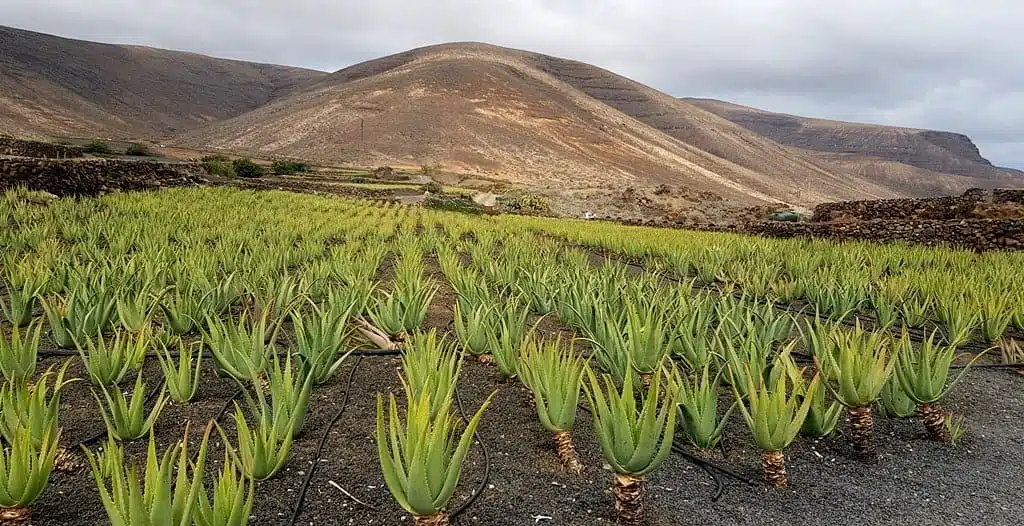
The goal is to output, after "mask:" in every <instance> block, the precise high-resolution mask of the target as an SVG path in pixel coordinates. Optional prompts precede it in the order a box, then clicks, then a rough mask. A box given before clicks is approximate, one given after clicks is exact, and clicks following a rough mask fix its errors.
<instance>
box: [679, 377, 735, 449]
mask: <svg viewBox="0 0 1024 526" xmlns="http://www.w3.org/2000/svg"><path fill="white" fill-rule="evenodd" d="M721 381H722V372H721V371H720V372H718V374H715V375H714V378H712V376H711V365H710V364H706V365H704V367H703V369H701V374H700V376H699V377H697V378H695V379H692V380H691V379H690V378H689V377H688V376H686V375H679V386H680V392H679V422H680V424H681V425H680V428H681V429H682V431H683V436H685V437H686V439H687V440H688V441H689V442H690V444H692V445H693V447H695V448H696V449H697V451H698V452H700V454H701V455H703V456H705V457H707V456H710V454H711V451H712V450H713V449H714V448H715V447H717V446H718V443H719V441H721V439H722V429H724V428H725V424H726V422H728V420H729V416H730V415H732V412H733V410H734V409H736V404H733V405H731V406H729V409H728V410H727V411H726V412H725V414H724V415H722V418H721V419H719V417H718V391H719V387H720V386H721Z"/></svg>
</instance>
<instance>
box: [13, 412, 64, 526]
mask: <svg viewBox="0 0 1024 526" xmlns="http://www.w3.org/2000/svg"><path fill="white" fill-rule="evenodd" d="M7 440H8V443H7V444H4V445H3V446H0V524H17V523H19V522H23V521H26V520H28V517H29V506H31V505H32V503H33V502H35V501H36V499H38V498H39V497H40V496H41V495H42V494H43V490H45V489H46V486H47V484H48V483H49V480H50V473H51V472H52V471H53V465H54V462H55V459H56V457H57V449H58V447H59V443H60V431H55V430H48V431H47V432H46V433H45V434H44V435H43V437H42V440H41V441H39V443H36V441H35V440H34V439H33V438H32V433H31V431H30V430H29V429H28V428H19V429H18V430H17V431H16V432H15V434H14V436H13V437H9V438H8V439H7Z"/></svg>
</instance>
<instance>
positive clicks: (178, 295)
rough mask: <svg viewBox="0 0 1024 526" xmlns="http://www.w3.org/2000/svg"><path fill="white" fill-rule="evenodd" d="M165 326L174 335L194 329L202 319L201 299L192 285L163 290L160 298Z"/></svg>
mask: <svg viewBox="0 0 1024 526" xmlns="http://www.w3.org/2000/svg"><path fill="white" fill-rule="evenodd" d="M159 305H160V310H161V311H162V312H163V313H164V321H165V323H166V328H167V329H168V330H169V331H170V332H171V334H174V335H178V336H180V335H182V334H187V333H190V332H192V331H193V330H195V328H196V325H197V324H198V323H199V322H201V321H202V319H203V316H202V314H201V312H202V310H203V299H202V296H200V294H199V293H198V292H197V291H195V290H193V288H192V287H185V288H182V287H178V286H176V287H174V288H172V289H171V290H170V291H168V292H165V293H164V295H163V297H162V298H161V300H160V304H159Z"/></svg>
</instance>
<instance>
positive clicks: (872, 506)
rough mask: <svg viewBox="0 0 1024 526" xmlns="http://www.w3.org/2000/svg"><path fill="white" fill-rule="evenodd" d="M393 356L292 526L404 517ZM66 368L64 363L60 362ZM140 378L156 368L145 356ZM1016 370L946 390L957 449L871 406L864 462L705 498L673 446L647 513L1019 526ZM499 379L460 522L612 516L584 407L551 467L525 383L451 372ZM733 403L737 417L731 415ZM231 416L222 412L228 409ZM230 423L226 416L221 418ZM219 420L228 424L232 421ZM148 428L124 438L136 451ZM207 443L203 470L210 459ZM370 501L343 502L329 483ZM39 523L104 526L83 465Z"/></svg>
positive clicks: (469, 394) (1021, 405)
mask: <svg viewBox="0 0 1024 526" xmlns="http://www.w3.org/2000/svg"><path fill="white" fill-rule="evenodd" d="M355 363H356V359H354V358H353V359H351V360H350V361H349V363H348V365H347V366H346V367H345V369H344V370H343V371H342V372H341V373H340V374H339V375H338V376H336V377H335V379H334V380H333V381H332V382H331V383H330V384H328V385H325V386H323V387H321V388H319V389H318V390H317V391H316V392H315V394H314V397H313V400H312V408H311V413H310V416H309V420H308V422H307V428H306V432H305V434H304V435H303V437H302V438H301V439H300V440H299V441H297V442H296V444H295V447H294V449H293V454H292V459H291V462H290V463H289V466H288V467H287V468H286V470H285V471H284V472H283V473H282V474H281V475H280V476H278V477H277V478H275V479H273V480H270V481H267V482H264V483H261V484H260V485H259V488H258V498H257V500H256V506H255V509H254V512H253V513H254V518H253V524H264V525H271V524H283V523H286V520H287V519H288V517H289V516H290V513H291V511H292V507H293V505H294V502H295V498H296V494H297V491H298V489H299V488H300V487H301V484H302V481H303V478H304V476H305V475H306V472H307V470H308V469H309V466H310V463H311V461H312V459H313V455H314V454H315V451H316V447H317V444H318V441H319V439H320V437H321V436H322V434H323V432H324V430H325V429H326V428H327V424H328V423H329V421H330V420H331V418H333V416H334V414H335V413H336V411H337V408H338V407H339V406H340V404H341V402H342V399H343V398H344V391H345V387H346V385H347V380H348V375H349V373H350V371H351V367H353V366H354V365H355ZM397 366H398V360H397V359H395V358H364V359H363V360H362V361H361V362H360V364H359V368H358V370H357V371H356V374H355V377H354V379H355V381H354V383H353V388H352V392H351V393H350V400H349V405H348V407H347V409H346V410H345V412H344V414H343V416H342V418H341V420H339V422H338V424H337V425H336V426H335V427H334V429H333V430H332V432H331V436H330V438H329V440H328V442H327V447H326V455H325V456H324V458H322V459H321V462H320V465H319V469H318V471H317V473H316V475H315V477H314V479H313V481H312V484H311V486H310V489H309V492H308V494H307V496H306V503H305V507H304V509H303V512H302V514H301V515H300V520H299V522H298V523H299V524H309V525H319V524H405V523H407V521H403V517H404V518H405V519H408V517H407V514H405V513H404V512H403V511H402V510H401V509H400V508H398V506H397V505H396V504H395V503H394V501H393V500H392V499H391V498H390V496H389V495H388V493H387V490H386V488H385V487H384V486H383V479H382V477H381V475H380V469H379V465H378V464H377V460H376V451H375V445H374V442H373V439H372V433H373V427H374V419H375V396H376V393H377V392H385V393H386V392H387V391H389V390H396V389H398V388H399V386H398V382H397V378H396V375H395V369H396V367H397ZM72 370H75V366H73V369H72ZM146 374H147V378H148V377H150V376H151V375H155V374H157V371H156V369H155V363H152V364H149V365H147V368H146ZM204 381H205V384H204V386H203V392H202V398H201V400H200V401H199V402H197V403H195V404H192V405H190V406H186V407H181V406H176V405H171V406H169V407H168V408H167V409H166V412H165V413H164V414H163V416H162V417H161V419H160V423H159V427H158V433H157V438H158V445H159V446H163V445H166V444H168V443H170V442H172V441H173V440H174V439H176V438H177V437H180V436H181V433H182V430H183V427H184V422H185V421H186V420H188V419H191V420H192V422H193V438H194V439H198V435H199V434H200V433H201V429H199V428H200V427H201V424H202V423H203V422H205V420H206V419H208V418H211V417H212V416H213V415H215V414H216V413H217V412H218V411H219V410H220V408H221V407H222V405H223V403H224V401H225V400H226V399H227V398H228V397H230V396H231V395H232V394H233V393H234V390H235V388H234V385H233V384H232V383H231V382H230V381H227V380H223V379H217V378H215V377H214V376H213V374H212V371H210V372H209V373H208V374H207V375H206V377H205V378H204ZM1022 381H1024V380H1022V378H1021V377H1020V376H1019V375H1015V374H1011V373H1008V372H1006V371H1000V370H980V369H979V370H975V371H973V372H972V373H971V374H970V377H969V378H968V380H967V381H965V382H964V383H963V384H961V385H960V387H959V388H958V389H957V390H956V391H955V392H954V393H953V395H951V397H950V399H949V407H950V408H951V409H954V410H957V411H962V412H963V413H965V414H966V415H967V418H968V422H969V423H970V426H971V432H970V434H969V435H968V438H967V440H966V441H965V442H964V443H963V444H961V445H960V446H958V447H951V446H944V445H941V444H937V443H934V442H931V441H929V440H927V439H925V438H924V437H923V435H922V431H923V428H922V426H921V425H920V424H919V423H917V422H915V421H893V420H883V419H876V442H875V444H876V447H877V449H878V451H879V453H880V457H879V459H878V460H877V461H876V462H875V463H873V464H863V463H860V462H858V461H855V460H853V452H852V450H851V448H850V447H849V445H848V444H847V443H846V442H845V441H844V440H843V439H842V438H841V437H836V438H832V439H827V440H823V441H818V442H813V441H809V440H800V441H799V442H798V443H797V444H795V445H794V447H793V448H791V450H790V451H789V452H788V455H787V457H788V462H789V465H788V468H789V472H790V476H791V487H790V488H789V489H787V490H769V489H767V488H764V487H761V486H757V487H750V486H747V485H744V484H742V483H739V482H736V481H733V480H731V479H724V480H723V482H724V483H725V493H724V495H723V496H722V498H721V499H720V500H719V501H718V502H716V503H713V502H711V500H710V499H711V497H712V496H713V494H714V489H715V486H714V484H713V482H712V480H711V479H710V477H709V476H708V475H707V474H706V473H704V472H703V471H702V470H700V469H698V468H696V467H695V466H694V465H692V464H691V463H690V462H689V461H687V460H686V459H684V458H682V457H679V456H672V457H670V458H669V459H668V460H667V461H666V462H665V464H664V465H663V466H662V467H661V468H660V469H659V470H658V471H657V472H655V473H654V474H653V475H651V477H650V485H649V489H650V500H649V505H650V516H651V521H650V523H651V524H659V525H661V524H664V525H670V524H673V525H674V524H704V523H710V522H713V523H716V524H766V523H779V524H808V525H810V524H822V523H823V522H824V523H832V524H852V523H862V524H895V523H910V522H913V523H914V524H969V523H975V524H1018V523H1019V522H1018V516H1017V514H1018V512H1019V510H1020V509H1021V506H1022V505H1024V496H1022V495H1021V494H1020V492H1019V481H1020V480H1024V463H1022V462H1021V460H1020V457H1021V453H1022V452H1024V422H1022V420H1021V419H1020V415H1021V414H1024V397H1022V396H1021V394H1020V393H1021V387H1022ZM495 389H497V390H498V395H497V397H496V398H495V400H494V402H493V404H492V406H491V408H490V409H489V410H488V412H487V414H486V416H485V417H484V420H483V423H482V425H481V427H480V430H479V432H480V436H481V438H482V439H483V441H484V442H485V444H486V446H487V448H488V449H489V451H490V454H491V463H492V465H491V475H490V480H489V483H488V485H487V487H486V489H485V491H484V493H483V494H482V495H481V497H480V498H479V499H478V500H477V501H476V502H475V503H474V504H473V505H472V507H470V508H468V509H467V510H466V511H465V512H464V513H463V514H462V515H461V516H460V517H458V521H457V523H459V524H488V525H520V524H534V523H535V521H536V520H537V517H551V518H552V519H551V520H550V521H548V520H543V519H542V520H541V522H540V523H539V524H566V525H569V524H572V525H586V524H595V523H604V522H611V519H610V518H611V513H612V497H611V495H610V493H609V492H608V490H607V488H608V487H609V486H610V481H611V474H610V473H609V472H607V471H605V470H603V469H602V468H601V456H600V450H599V448H598V446H597V443H596V441H595V438H594V436H593V432H592V423H591V420H590V417H589V415H587V414H581V415H580V417H579V422H578V430H577V432H576V441H577V447H578V449H579V452H580V455H581V458H582V461H583V462H584V463H585V464H586V466H587V470H586V472H585V473H584V475H583V476H582V477H573V476H569V475H567V474H565V473H562V472H561V471H560V469H559V463H558V461H557V458H556V457H555V454H554V447H553V441H552V440H551V437H550V436H548V435H547V433H545V432H544V431H543V430H542V428H541V427H540V425H539V423H537V420H536V416H535V414H534V412H533V408H532V406H530V405H529V397H528V394H527V392H526V391H525V390H524V389H523V388H522V387H521V386H520V385H518V384H514V383H505V382H503V381H501V380H500V379H499V378H497V377H496V376H495V372H494V370H493V369H491V368H489V367H487V366H483V365H480V364H477V363H468V364H467V366H466V367H465V369H464V372H463V377H462V379H461V383H460V393H461V395H462V398H463V402H464V404H465V409H466V411H467V412H470V411H474V410H475V409H476V408H477V407H479V404H480V403H481V402H482V401H483V399H484V398H485V397H486V396H487V395H488V394H489V393H490V392H491V391H493V390H495ZM87 393H88V386H87V385H86V384H85V383H84V382H80V383H78V384H76V385H75V387H74V388H70V389H69V391H68V392H67V394H66V396H65V399H64V407H63V412H62V413H61V418H62V420H61V423H62V426H63V427H64V428H65V429H66V430H67V431H66V433H65V441H66V443H68V444H71V443H74V442H77V441H79V440H82V439H84V438H87V437H88V436H91V435H93V434H94V433H95V431H97V430H99V429H101V425H102V424H101V422H100V420H99V415H98V413H97V411H96V410H95V407H94V405H95V402H94V401H93V400H92V399H91V395H88V394H87ZM734 416H735V415H734ZM228 420H230V419H228ZM228 427H229V429H230V426H228ZM229 432H230V431H229ZM726 440H727V443H726V446H727V452H728V457H727V458H726V459H722V458H720V457H719V458H717V459H715V460H716V462H719V463H721V464H723V465H725V466H728V467H730V468H732V469H734V470H736V471H738V472H740V473H741V474H743V475H745V476H747V477H750V478H752V479H755V480H756V479H758V478H759V469H760V468H759V457H758V453H757V451H756V450H755V448H754V447H753V445H752V443H751V441H750V438H749V434H748V432H747V431H746V429H745V427H744V426H743V424H742V422H741V421H740V419H739V418H734V420H733V421H732V422H731V423H730V425H729V427H728V429H727V431H726ZM144 447H145V441H139V442H137V443H136V444H134V445H133V448H132V450H133V451H135V452H137V453H138V454H142V453H143V452H144ZM220 454H221V453H220V448H219V447H217V448H215V450H214V451H213V452H211V456H210V460H211V468H209V469H211V470H212V469H214V467H216V466H217V465H218V464H219V461H220V458H221V457H220ZM482 476H483V456H482V454H481V453H480V449H479V444H477V445H475V446H474V450H473V453H472V454H471V455H470V457H469V458H468V460H467V462H466V467H465V471H464V474H463V478H462V480H461V482H460V486H459V487H460V490H459V494H458V495H457V498H456V500H455V502H454V503H453V508H454V507H457V506H458V505H459V503H460V502H462V501H463V500H464V499H465V498H466V497H467V496H468V494H469V492H471V491H472V490H473V489H474V488H476V487H477V485H478V484H479V483H480V481H481V478H482ZM331 481H333V482H334V483H336V484H338V485H340V486H341V487H342V488H344V489H345V490H347V491H348V492H350V493H352V494H353V495H355V496H356V497H357V498H359V499H360V500H362V501H364V502H366V503H367V504H370V505H372V506H374V507H376V508H377V509H378V511H372V510H369V509H366V508H363V507H362V506H360V505H358V504H356V503H355V502H353V501H352V500H351V499H350V498H348V497H347V496H345V495H344V494H343V493H342V492H341V491H340V490H338V489H336V488H335V487H334V486H333V485H331V484H330V482H331ZM33 515H34V521H33V523H34V524H36V525H38V526H47V525H86V524H97V525H98V524H105V523H106V518H105V514H104V512H103V510H102V507H101V505H100V502H99V497H98V494H97V492H96V489H95V487H94V483H93V480H92V478H91V476H90V475H89V473H88V471H85V472H82V473H79V474H74V475H68V474H61V473H57V474H54V476H53V478H52V486H51V487H50V489H49V490H47V492H46V494H45V495H44V497H43V498H42V499H41V500H40V501H39V502H38V503H37V504H36V505H35V506H34V509H33Z"/></svg>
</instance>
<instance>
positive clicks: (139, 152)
mask: <svg viewBox="0 0 1024 526" xmlns="http://www.w3.org/2000/svg"><path fill="white" fill-rule="evenodd" d="M124 154H125V155H133V156H136V157H149V156H150V155H153V152H151V151H149V147H148V146H146V145H145V144H140V143H133V144H132V145H131V146H129V147H128V149H126V150H125V151H124Z"/></svg>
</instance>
